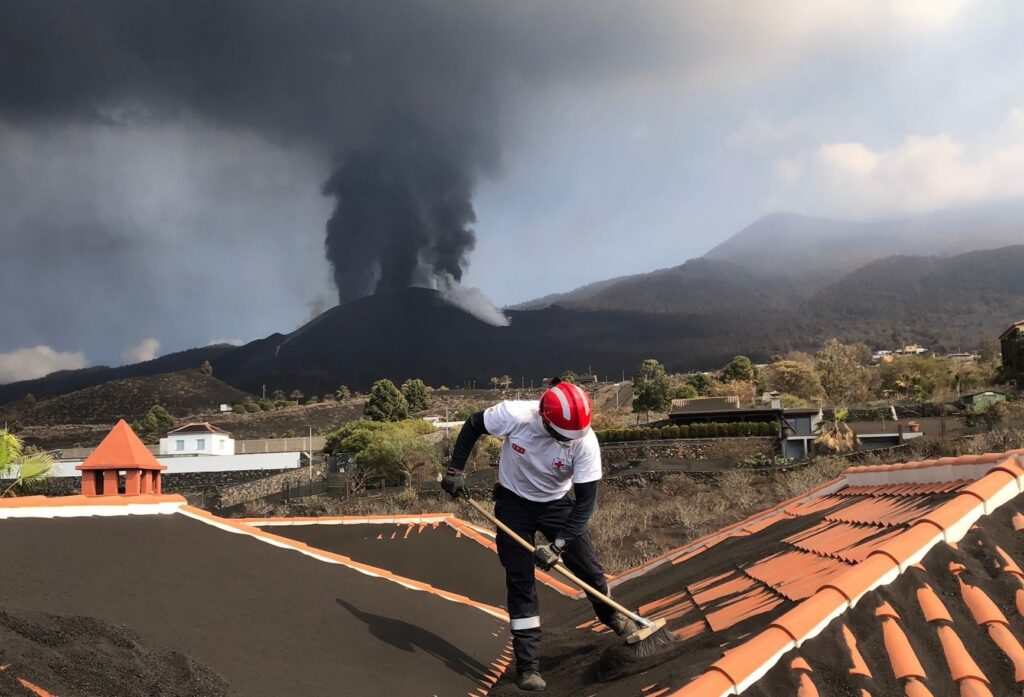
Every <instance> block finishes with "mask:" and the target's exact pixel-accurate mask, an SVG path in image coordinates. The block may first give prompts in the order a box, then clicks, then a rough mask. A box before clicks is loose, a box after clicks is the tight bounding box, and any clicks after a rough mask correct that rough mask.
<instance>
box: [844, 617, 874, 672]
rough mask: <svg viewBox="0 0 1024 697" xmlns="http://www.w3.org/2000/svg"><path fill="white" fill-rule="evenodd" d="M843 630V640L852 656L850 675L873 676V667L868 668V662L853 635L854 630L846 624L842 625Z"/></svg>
mask: <svg viewBox="0 0 1024 697" xmlns="http://www.w3.org/2000/svg"><path fill="white" fill-rule="evenodd" d="M842 632H843V642H844V643H845V644H846V650H847V652H848V654H849V657H850V675H860V676H861V677H865V678H871V669H870V668H868V664H867V662H866V661H865V660H864V657H863V656H862V655H861V653H860V649H858V648H857V639H856V637H854V636H853V632H851V631H850V628H849V627H847V626H846V625H845V624H844V625H843V627H842Z"/></svg>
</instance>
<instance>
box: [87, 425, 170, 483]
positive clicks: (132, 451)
mask: <svg viewBox="0 0 1024 697" xmlns="http://www.w3.org/2000/svg"><path fill="white" fill-rule="evenodd" d="M114 468H117V469H143V470H157V471H160V470H165V469H167V465H161V464H160V463H159V462H157V459H156V458H155V457H153V453H151V452H149V448H147V447H146V446H145V445H144V444H143V442H142V441H141V440H139V437H138V436H137V435H135V431H133V430H132V429H131V426H129V425H128V424H127V423H125V420H124V419H121V420H120V421H118V422H117V425H116V426H114V428H112V429H111V430H110V433H108V434H107V437H106V438H104V439H103V441H102V442H101V443H100V444H99V445H98V446H97V447H96V449H95V450H93V451H92V453H91V454H90V455H89V457H87V458H86V459H85V462H83V463H82V464H80V465H78V466H76V467H75V469H77V470H82V471H85V470H109V469H114Z"/></svg>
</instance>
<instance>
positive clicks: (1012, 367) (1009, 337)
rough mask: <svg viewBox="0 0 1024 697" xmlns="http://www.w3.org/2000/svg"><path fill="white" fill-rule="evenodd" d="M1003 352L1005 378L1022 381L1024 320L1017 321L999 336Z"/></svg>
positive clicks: (1023, 372)
mask: <svg viewBox="0 0 1024 697" xmlns="http://www.w3.org/2000/svg"><path fill="white" fill-rule="evenodd" d="M999 345H1000V347H1001V349H1002V354H1003V378H1004V379H1005V380H1007V381H1011V380H1012V381H1015V382H1018V383H1019V382H1021V378H1024V321H1021V322H1017V323H1016V324H1014V325H1013V326H1011V327H1010V328H1009V329H1007V330H1006V331H1005V332H1003V333H1002V335H1001V336H1000V337H999Z"/></svg>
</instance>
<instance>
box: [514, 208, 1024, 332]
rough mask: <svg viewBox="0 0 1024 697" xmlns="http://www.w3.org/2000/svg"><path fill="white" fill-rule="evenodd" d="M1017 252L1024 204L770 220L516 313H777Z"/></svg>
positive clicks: (785, 215)
mask: <svg viewBox="0 0 1024 697" xmlns="http://www.w3.org/2000/svg"><path fill="white" fill-rule="evenodd" d="M1022 243H1024V200H1018V201H1010V202H1004V203H999V204H992V205H986V206H973V207H969V208H961V209H955V210H950V211H942V212H936V213H929V214H926V215H919V216H912V217H906V218H898V219H892V220H882V221H873V222H849V221H842V220H833V219H829V218H820V217H811V216H804V215H798V214H795V213H774V214H771V215H767V216H764V217H763V218H760V219H759V220H757V221H755V222H754V223H752V224H751V225H749V226H747V227H746V228H744V229H743V230H741V231H740V232H738V233H736V234H735V235H733V236H732V237H730V238H729V239H728V240H726V241H725V242H723V243H721V244H719V245H718V246H716V247H715V248H713V249H712V250H711V251H709V252H708V253H707V254H705V255H704V256H702V257H699V258H696V259H690V260H689V261H686V262H685V263H683V264H680V265H679V266H674V267H670V268H666V269H659V270H657V271H652V272H649V273H644V274H636V275H632V276H621V277H618V278H612V279H608V280H604V281H598V282H596V283H591V284H588V285H584V286H581V287H579V288H576V289H574V290H571V291H568V292H566V293H556V294H552V295H547V296H545V297H542V298H538V299H536V300H531V301H528V302H525V303H522V304H520V305H517V306H515V308H514V309H523V310H527V309H533V310H536V309H540V308H544V307H550V306H552V305H558V306H561V307H565V308H572V309H578V310H597V309H600V310H627V311H635V312H665V313H680V312H685V313H698V314H699V313H702V312H722V311H726V312H728V311H734V310H737V309H739V308H741V307H748V308H749V307H751V306H755V307H761V308H775V309H777V308H779V307H782V306H785V305H788V304H791V303H792V302H793V301H795V300H798V299H803V298H807V297H810V296H811V295H812V294H813V293H815V292H816V291H818V290H820V289H822V288H824V287H825V286H826V285H828V284H829V283H831V282H834V281H837V280H839V279H841V278H842V277H843V276H845V275H846V274H849V273H851V272H853V271H856V270H857V269H859V268H861V267H863V266H865V265H867V264H869V263H871V262H874V261H878V260H880V259H886V258H888V257H893V256H910V257H931V256H943V257H948V256H954V255H958V254H963V253H966V252H971V251H976V250H989V249H997V248H999V247H1006V246H1011V245H1016V244H1022Z"/></svg>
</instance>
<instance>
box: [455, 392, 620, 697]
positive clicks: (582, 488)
mask: <svg viewBox="0 0 1024 697" xmlns="http://www.w3.org/2000/svg"><path fill="white" fill-rule="evenodd" d="M590 419H591V405H590V399H589V397H587V393H586V392H585V391H584V390H583V389H581V388H580V387H577V386H576V385H573V384H571V383H568V382H561V381H560V380H559V379H558V378H555V379H554V380H552V381H551V387H550V389H548V390H547V391H546V392H545V393H544V395H543V396H542V397H541V398H540V401H539V402H535V401H532V400H530V401H512V400H506V401H503V402H500V403H499V404H495V405H494V406H492V407H490V408H489V409H487V410H485V411H481V412H477V413H476V414H473V415H472V416H470V417H469V419H467V420H466V423H465V424H464V425H463V427H462V430H461V431H460V432H459V437H458V439H457V440H456V441H455V447H454V449H453V451H452V459H451V464H450V466H449V467H448V469H447V471H446V472H445V474H444V477H443V478H442V480H441V487H442V488H443V489H444V490H445V491H446V492H448V493H449V494H451V495H452V496H453V497H458V496H460V495H463V494H465V493H466V479H465V476H464V474H463V470H464V469H465V467H466V461H467V460H468V459H469V455H470V453H471V452H472V450H473V445H474V444H475V443H476V441H477V439H479V438H480V436H482V435H485V434H487V435H492V436H501V437H504V439H505V442H504V444H503V445H502V448H501V457H500V459H499V463H498V484H497V486H496V487H495V489H494V500H495V504H494V514H495V516H496V517H497V518H498V520H500V521H501V522H502V523H504V524H505V525H507V526H509V527H510V528H511V529H512V530H513V531H514V532H516V533H517V534H518V535H520V536H521V537H523V538H525V539H526V540H527V541H528V542H532V543H535V535H536V533H537V532H540V533H541V534H542V535H543V536H544V537H545V538H546V539H547V544H541V545H538V546H537V549H536V552H534V554H533V555H532V556H531V555H530V553H529V552H527V551H526V550H525V549H523V548H522V547H520V546H519V545H517V544H516V543H515V542H514V541H513V540H512V539H511V538H510V537H508V536H507V535H505V534H504V533H502V532H501V531H500V530H499V531H498V537H497V545H498V558H499V559H500V560H501V564H502V566H504V567H505V584H506V587H507V588H508V614H509V617H510V618H511V621H512V622H511V629H512V647H513V650H514V653H515V657H516V668H517V670H518V679H517V684H518V685H519V687H520V689H523V690H543V689H544V688H545V687H546V684H545V682H544V678H543V677H541V674H540V637H541V630H540V606H539V604H538V602H537V588H536V583H535V580H534V565H536V566H537V567H539V568H541V569H542V570H544V571H547V570H549V569H551V568H552V567H553V566H554V565H555V564H557V563H559V562H561V563H563V564H565V566H567V567H568V568H569V570H570V571H572V572H573V573H574V574H576V575H577V576H579V577H580V579H582V580H583V581H585V582H586V583H588V584H590V585H592V586H594V587H595V588H597V589H598V590H600V591H601V592H603V593H607V592H608V583H607V581H606V580H605V576H604V568H603V567H602V566H601V563H600V562H599V561H598V559H597V554H596V553H595V552H594V545H593V544H592V543H591V541H590V534H589V532H587V523H588V522H589V520H590V516H591V515H592V514H593V513H594V508H595V507H596V505H597V485H598V481H599V480H600V479H601V449H600V447H599V446H598V443H597V436H596V435H594V432H593V430H591V428H590ZM570 491H571V492H572V494H571V495H570ZM592 602H593V605H594V612H595V614H596V615H597V618H598V619H599V620H600V621H601V622H603V623H604V624H606V625H607V626H608V627H610V628H611V629H612V630H613V631H614V632H615V633H616V634H619V635H620V636H624V635H626V634H629V633H631V632H634V631H636V630H637V626H636V624H635V623H634V622H633V621H632V620H630V619H629V618H627V617H625V616H624V615H621V614H619V613H618V612H616V611H615V610H613V609H611V608H609V607H608V606H607V605H604V604H603V603H601V602H598V601H592Z"/></svg>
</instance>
